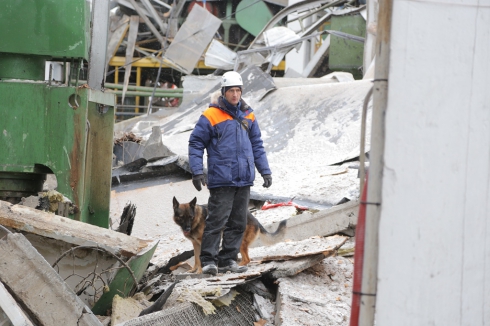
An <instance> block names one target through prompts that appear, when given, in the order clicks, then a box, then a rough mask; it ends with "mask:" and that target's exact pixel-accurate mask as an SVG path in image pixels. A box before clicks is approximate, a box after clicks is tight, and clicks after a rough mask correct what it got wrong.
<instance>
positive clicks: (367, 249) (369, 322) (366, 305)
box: [359, 0, 393, 326]
mask: <svg viewBox="0 0 490 326" xmlns="http://www.w3.org/2000/svg"><path fill="white" fill-rule="evenodd" d="M392 8H393V0H380V1H379V13H378V35H377V38H376V68H375V74H374V87H373V116H372V132H371V151H370V165H369V183H368V184H367V188H368V191H367V200H366V203H367V209H366V233H365V243H364V257H363V261H364V264H363V269H362V287H361V299H362V305H361V307H360V314H359V325H360V326H373V325H374V319H375V312H376V310H375V308H376V292H377V281H378V259H379V256H378V255H379V246H378V242H379V237H378V232H379V219H380V216H381V205H382V202H381V199H382V183H383V168H384V143H385V116H386V110H387V103H388V75H389V63H390V62H389V61H390V40H391V18H392Z"/></svg>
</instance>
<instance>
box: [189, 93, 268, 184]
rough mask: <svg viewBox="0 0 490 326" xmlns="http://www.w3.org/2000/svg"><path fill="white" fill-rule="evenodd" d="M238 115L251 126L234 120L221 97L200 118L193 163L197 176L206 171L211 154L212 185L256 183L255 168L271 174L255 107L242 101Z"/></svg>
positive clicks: (192, 143) (193, 136)
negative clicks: (205, 154) (206, 161)
mask: <svg viewBox="0 0 490 326" xmlns="http://www.w3.org/2000/svg"><path fill="white" fill-rule="evenodd" d="M240 102H241V103H240V105H239V107H240V108H242V110H238V112H237V115H238V116H239V117H241V118H242V119H243V122H245V123H246V124H247V125H248V131H247V130H246V127H245V124H244V125H240V123H239V122H238V121H237V120H235V119H233V116H232V113H231V112H230V111H229V109H228V108H227V107H226V105H225V104H224V101H223V98H222V97H220V99H219V101H218V104H212V105H211V106H210V107H209V108H208V109H207V110H206V111H204V113H203V114H202V115H201V117H200V118H199V120H198V122H197V124H196V126H195V128H194V130H193V131H192V133H191V136H190V138H189V165H190V169H191V172H192V174H193V175H197V174H203V154H204V149H206V152H207V157H208V188H216V187H226V186H233V187H243V186H252V185H253V181H254V179H255V167H257V170H258V171H259V173H260V174H271V171H270V169H269V163H268V162H267V157H266V153H265V150H264V146H263V142H262V138H261V133H260V129H259V125H258V123H257V120H256V119H255V116H254V114H253V110H252V109H251V108H250V107H249V106H248V105H247V104H246V103H245V102H244V101H243V100H240Z"/></svg>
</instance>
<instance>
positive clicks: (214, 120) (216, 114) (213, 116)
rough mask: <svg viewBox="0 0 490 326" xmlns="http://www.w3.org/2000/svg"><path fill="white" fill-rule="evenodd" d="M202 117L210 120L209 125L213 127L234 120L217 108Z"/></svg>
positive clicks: (210, 109) (211, 109) (205, 112)
mask: <svg viewBox="0 0 490 326" xmlns="http://www.w3.org/2000/svg"><path fill="white" fill-rule="evenodd" d="M202 115H204V116H205V117H206V118H207V119H208V120H209V123H211V126H213V127H214V126H215V125H217V124H218V123H220V122H223V121H225V120H232V119H233V118H232V117H231V116H230V115H229V114H227V113H225V112H223V111H221V110H220V109H218V108H215V107H210V108H208V109H207V110H206V111H204V113H203V114H202Z"/></svg>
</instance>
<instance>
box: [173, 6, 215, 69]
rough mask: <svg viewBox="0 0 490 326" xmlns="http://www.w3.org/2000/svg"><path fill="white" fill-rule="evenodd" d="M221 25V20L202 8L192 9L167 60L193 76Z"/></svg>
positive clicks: (174, 41) (176, 37) (195, 7)
mask: <svg viewBox="0 0 490 326" xmlns="http://www.w3.org/2000/svg"><path fill="white" fill-rule="evenodd" d="M220 25H221V20H220V19H218V18H216V17H215V16H213V15H212V14H211V13H209V12H208V11H207V10H205V9H204V8H202V7H201V6H194V7H192V10H191V12H190V13H189V16H188V17H187V19H186V21H185V22H184V24H183V25H182V26H181V27H180V29H179V31H178V32H177V35H176V36H175V39H174V40H173V42H172V44H170V46H169V47H168V50H167V52H166V53H165V58H166V59H168V60H169V61H171V62H172V63H174V64H175V65H176V66H178V67H180V68H181V69H182V70H183V71H184V72H186V73H187V74H191V73H192V70H194V67H195V66H196V64H197V62H198V61H199V58H200V57H201V55H202V53H203V52H204V50H205V49H206V47H207V46H208V44H209V42H211V40H212V39H213V37H214V34H215V33H216V31H217V30H218V28H219V26H220Z"/></svg>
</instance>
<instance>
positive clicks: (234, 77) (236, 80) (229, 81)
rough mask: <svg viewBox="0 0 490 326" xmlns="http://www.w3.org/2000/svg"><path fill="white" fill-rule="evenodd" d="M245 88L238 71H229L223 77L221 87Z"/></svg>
mask: <svg viewBox="0 0 490 326" xmlns="http://www.w3.org/2000/svg"><path fill="white" fill-rule="evenodd" d="M229 86H243V82H242V76H240V74H239V73H237V72H236V71H228V72H225V73H224V74H223V76H222V77H221V87H229Z"/></svg>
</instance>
